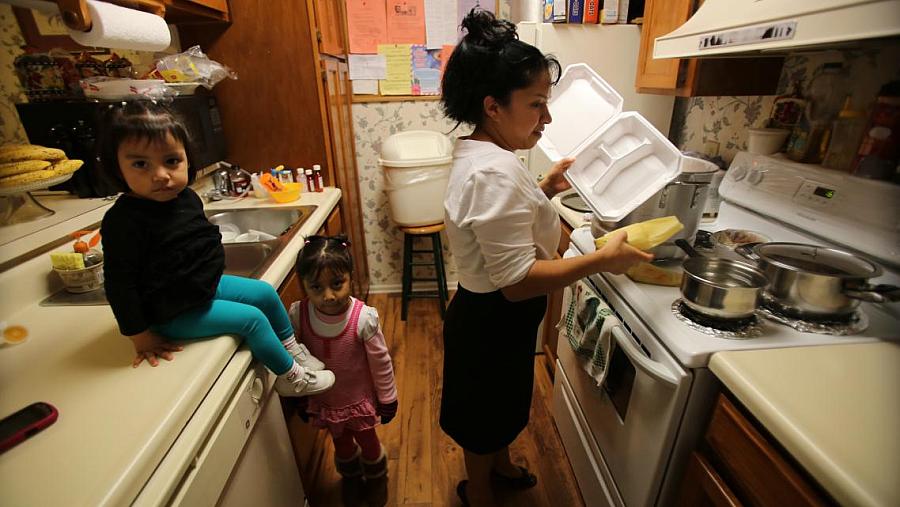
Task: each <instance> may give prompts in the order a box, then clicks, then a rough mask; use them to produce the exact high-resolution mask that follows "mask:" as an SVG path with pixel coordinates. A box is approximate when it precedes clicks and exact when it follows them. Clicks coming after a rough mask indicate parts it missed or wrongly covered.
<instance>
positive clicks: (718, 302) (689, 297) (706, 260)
mask: <svg viewBox="0 0 900 507" xmlns="http://www.w3.org/2000/svg"><path fill="white" fill-rule="evenodd" d="M675 243H676V245H677V246H678V247H680V248H681V249H682V250H684V251H685V253H687V254H688V255H690V256H691V257H690V258H689V259H686V260H685V261H684V262H683V263H682V267H683V268H684V276H683V277H682V278H681V298H682V300H683V301H684V304H686V305H687V306H688V307H689V308H690V309H692V310H694V311H695V312H697V313H700V314H702V315H705V316H707V317H712V318H714V319H726V320H738V319H743V318H747V317H750V316H752V315H753V314H754V313H755V312H756V308H757V307H758V306H759V301H760V296H761V295H762V291H763V289H764V288H765V287H766V283H767V280H766V277H765V275H764V274H763V273H762V271H760V270H758V269H756V268H755V267H753V266H752V265H750V264H747V263H746V262H741V261H737V260H733V259H723V258H716V257H702V256H700V255H699V254H698V253H697V252H696V251H695V250H694V249H693V248H692V247H691V246H690V244H688V242H687V241H685V240H683V239H679V240H677V241H676V242H675Z"/></svg>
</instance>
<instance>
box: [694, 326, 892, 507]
mask: <svg viewBox="0 0 900 507" xmlns="http://www.w3.org/2000/svg"><path fill="white" fill-rule="evenodd" d="M709 367H710V369H711V370H712V371H713V372H714V373H715V374H716V376H717V377H718V378H719V379H720V380H721V381H722V382H723V383H724V384H725V386H726V387H727V388H728V389H729V390H730V391H731V392H732V393H734V395H735V396H736V397H737V398H738V399H739V400H740V401H741V403H743V404H744V406H745V407H747V409H749V411H750V412H751V413H752V414H753V415H754V416H755V417H756V418H757V419H758V420H759V421H760V422H761V423H762V424H763V425H764V426H765V428H766V429H767V430H768V431H769V432H770V433H771V434H772V435H773V436H774V437H775V438H776V439H777V440H778V442H779V443H780V444H781V445H782V446H784V448H785V449H786V450H787V451H788V452H789V453H790V454H791V456H793V457H794V458H795V459H796V460H797V461H798V462H799V463H800V464H801V465H802V466H803V467H804V468H805V469H806V470H807V471H808V472H809V473H810V474H811V475H812V477H814V478H815V479H816V481H818V482H819V484H820V485H821V486H822V487H824V488H825V490H826V491H828V493H829V494H831V496H832V497H834V499H835V500H837V501H838V503H840V504H841V505H865V506H869V505H871V506H876V505H878V506H889V505H890V506H894V505H900V482H898V481H897V471H898V470H900V396H898V395H897V386H900V344H897V343H890V342H878V343H867V344H848V345H828V346H820V347H797V348H782V349H770V350H752V351H734V352H720V353H717V354H715V355H713V357H712V360H711V361H710V364H709Z"/></svg>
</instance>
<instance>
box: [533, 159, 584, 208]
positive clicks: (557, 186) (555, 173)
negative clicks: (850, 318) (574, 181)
mask: <svg viewBox="0 0 900 507" xmlns="http://www.w3.org/2000/svg"><path fill="white" fill-rule="evenodd" d="M573 162H575V159H574V158H572V157H567V158H564V159H562V160H560V161H559V162H557V163H555V164H553V167H551V168H550V171H549V172H548V173H547V176H545V177H544V179H542V180H541V182H540V183H538V185H539V186H540V187H541V190H543V191H544V194H545V195H546V196H547V198H548V199H553V196H555V195H556V194H558V193H560V192H564V191H566V190H568V189H570V188H572V185H570V184H569V181H568V180H566V176H565V174H566V171H568V170H569V167H570V166H571V165H572V163H573Z"/></svg>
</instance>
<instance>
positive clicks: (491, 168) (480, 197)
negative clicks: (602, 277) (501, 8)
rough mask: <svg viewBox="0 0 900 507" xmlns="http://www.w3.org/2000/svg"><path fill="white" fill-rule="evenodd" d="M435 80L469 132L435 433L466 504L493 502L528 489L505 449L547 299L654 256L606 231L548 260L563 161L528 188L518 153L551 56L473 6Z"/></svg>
mask: <svg viewBox="0 0 900 507" xmlns="http://www.w3.org/2000/svg"><path fill="white" fill-rule="evenodd" d="M462 26H463V28H465V29H466V32H467V33H466V36H465V37H464V38H463V40H462V41H461V42H460V43H459V45H457V46H456V48H455V49H454V50H453V53H452V55H451V56H450V60H449V61H448V62H447V68H446V70H445V71H444V77H443V81H442V84H441V90H442V97H441V105H442V107H443V109H444V113H445V114H446V115H447V117H449V118H450V119H451V120H455V121H457V122H458V123H460V124H461V123H465V124H467V125H471V126H473V127H474V130H473V131H472V133H471V134H470V135H468V136H464V137H460V138H459V139H458V140H457V142H456V146H455V147H454V150H453V167H452V168H451V169H450V181H449V183H448V186H447V193H446V195H445V196H444V212H445V215H444V221H445V223H446V224H447V239H448V240H449V244H450V250H451V251H452V252H453V257H454V258H455V259H456V265H457V268H458V271H457V276H458V278H459V289H458V290H457V292H456V295H455V296H454V297H453V300H452V301H451V302H450V306H449V308H448V309H447V314H446V317H445V320H444V386H443V394H442V397H441V416H440V418H441V419H440V424H441V428H442V429H443V430H444V431H445V432H446V433H447V434H448V435H449V436H450V437H451V438H453V440H454V441H456V443H457V444H459V445H460V447H462V448H463V451H464V455H465V463H466V473H467V474H468V480H464V481H461V482H460V483H459V484H458V485H457V494H458V495H459V497H460V499H461V500H462V502H463V504H464V505H469V504H470V503H471V505H475V506H478V507H481V506H485V505H494V504H495V501H494V495H493V490H492V486H494V485H502V486H507V487H512V488H516V489H524V488H530V487H532V486H534V485H535V484H536V483H537V478H536V477H535V475H534V474H532V473H531V472H530V471H528V470H527V469H525V468H524V467H517V466H515V465H514V464H513V462H512V460H511V459H510V455H509V445H510V444H511V443H512V442H513V440H515V438H516V437H517V436H518V434H519V432H521V431H522V430H523V429H524V428H525V426H526V425H527V424H528V415H529V409H530V407H531V393H532V388H533V384H534V348H535V340H536V338H537V329H538V325H539V324H540V322H541V319H542V318H543V316H544V312H545V310H546V307H547V298H546V294H547V293H549V292H551V291H553V290H555V289H558V288H562V287H565V286H567V285H569V284H571V283H573V282H575V281H576V280H578V279H580V278H584V277H586V276H589V275H591V274H594V273H597V272H600V271H607V272H611V273H623V272H624V271H625V270H626V269H628V267H629V266H631V265H633V264H636V263H638V262H641V261H644V262H646V261H649V260H650V259H652V256H651V255H649V254H646V253H644V252H641V251H640V250H637V249H636V248H633V247H631V246H629V245H627V244H625V243H624V241H625V239H626V238H625V234H624V233H622V234H618V235H615V236H613V238H614V239H611V240H610V242H609V243H607V244H606V246H604V247H603V248H601V249H600V250H598V251H597V252H594V253H591V254H587V255H582V256H578V257H575V258H572V259H557V260H554V259H553V255H554V253H555V252H556V250H557V246H558V244H559V239H560V224H559V215H558V214H557V213H556V210H555V209H554V207H553V205H552V204H551V203H550V199H551V198H553V196H554V195H556V194H557V193H559V192H562V191H564V190H567V189H568V188H569V184H568V182H567V181H566V179H565V177H564V173H565V171H566V169H568V167H569V166H570V165H571V164H572V162H573V161H574V160H573V159H564V160H562V161H560V162H559V163H557V164H556V165H555V166H553V168H551V169H550V170H549V171H548V173H547V176H546V177H545V178H544V179H543V180H542V181H540V182H539V183H536V182H535V181H534V178H533V177H532V176H531V173H529V171H528V169H527V168H526V167H525V166H524V165H523V164H522V162H520V161H519V159H518V158H517V157H516V154H515V151H516V150H527V149H530V148H532V147H534V145H535V144H537V142H538V139H540V138H541V135H542V134H541V133H542V131H543V130H544V126H545V125H546V124H548V123H550V121H551V118H550V112H549V111H548V109H547V101H548V100H549V98H550V87H551V85H552V84H553V83H555V82H556V81H557V79H559V73H560V66H559V62H557V61H556V59H554V58H553V57H552V56H546V55H544V54H542V53H541V52H540V51H539V50H538V49H537V48H535V47H534V46H531V45H529V44H526V43H525V42H522V41H520V40H519V38H518V35H517V34H516V27H515V25H513V24H512V23H510V22H508V21H504V20H498V19H496V18H494V16H493V15H492V14H491V13H489V12H486V11H481V10H474V9H473V10H472V11H471V12H470V13H469V14H468V15H467V16H466V17H465V19H464V20H463V23H462Z"/></svg>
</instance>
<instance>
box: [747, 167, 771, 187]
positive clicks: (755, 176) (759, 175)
mask: <svg viewBox="0 0 900 507" xmlns="http://www.w3.org/2000/svg"><path fill="white" fill-rule="evenodd" d="M765 176H766V172H765V171H761V170H759V169H754V170H752V171H750V174H748V175H747V182H749V183H750V184H751V185H759V184H760V183H762V180H763V178H764V177H765Z"/></svg>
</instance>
